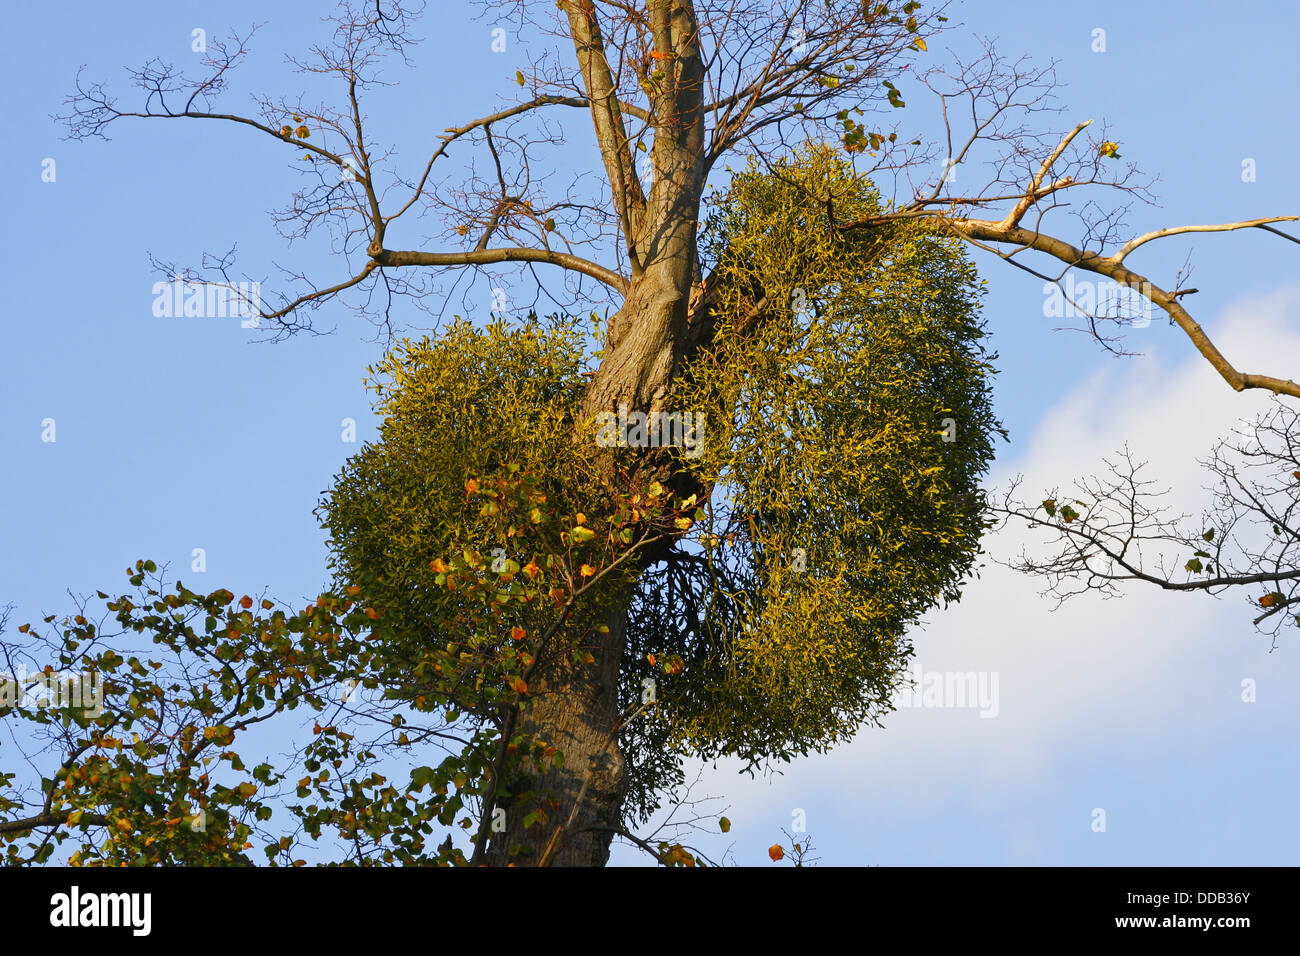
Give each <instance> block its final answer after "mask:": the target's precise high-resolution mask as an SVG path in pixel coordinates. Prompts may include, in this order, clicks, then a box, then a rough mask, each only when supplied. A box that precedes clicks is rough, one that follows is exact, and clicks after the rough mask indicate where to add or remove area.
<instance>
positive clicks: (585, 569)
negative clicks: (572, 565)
mask: <svg viewBox="0 0 1300 956" xmlns="http://www.w3.org/2000/svg"><path fill="white" fill-rule="evenodd" d="M578 573H579V574H581V575H582V576H583V577H584V578H589V577H591V576H592V575H593V574H595V573H596V569H595V568H593V567H592V566H591V565H590V564H584V565H583V566H582V567H581V568H579V569H578Z"/></svg>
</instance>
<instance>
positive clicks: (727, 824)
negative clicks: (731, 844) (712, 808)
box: [718, 817, 731, 833]
mask: <svg viewBox="0 0 1300 956" xmlns="http://www.w3.org/2000/svg"><path fill="white" fill-rule="evenodd" d="M718 829H719V830H721V831H722V832H723V833H730V832H731V821H730V820H728V819H727V818H726V817H723V818H721V819H720V820H719V821H718Z"/></svg>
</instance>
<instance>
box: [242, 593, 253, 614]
mask: <svg viewBox="0 0 1300 956" xmlns="http://www.w3.org/2000/svg"><path fill="white" fill-rule="evenodd" d="M239 606H240V607H242V608H243V609H244V610H245V611H247V610H248V609H249V608H250V607H252V606H253V599H252V598H251V597H249V596H248V595H247V594H245V595H244V596H243V597H241V598H240V599H239Z"/></svg>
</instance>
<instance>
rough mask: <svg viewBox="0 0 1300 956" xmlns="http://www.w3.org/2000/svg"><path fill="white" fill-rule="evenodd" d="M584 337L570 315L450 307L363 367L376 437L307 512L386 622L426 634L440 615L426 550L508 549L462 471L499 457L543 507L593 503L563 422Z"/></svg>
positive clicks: (579, 383) (579, 381) (491, 469)
mask: <svg viewBox="0 0 1300 956" xmlns="http://www.w3.org/2000/svg"><path fill="white" fill-rule="evenodd" d="M583 344H584V343H583V338H582V333H581V330H580V329H578V328H577V327H576V325H575V324H574V323H571V322H570V323H555V324H551V325H547V324H544V323H543V321H542V320H539V319H537V318H535V317H531V316H530V317H529V319H528V320H527V321H526V322H524V323H522V324H521V325H518V326H512V325H510V324H507V323H505V322H496V323H494V324H492V325H490V326H488V327H487V328H485V329H476V328H474V327H473V326H472V325H470V324H469V323H468V322H461V321H458V322H457V323H456V324H454V325H453V326H451V328H449V329H448V330H447V331H446V332H445V333H443V334H442V335H441V336H440V337H439V338H438V339H436V340H430V339H428V338H425V339H423V340H422V341H418V342H410V341H403V342H401V343H399V345H398V346H397V347H396V348H395V349H394V350H392V351H391V352H390V353H389V354H388V356H387V357H386V358H385V359H384V360H383V361H382V362H381V363H380V364H379V365H377V366H375V367H372V368H371V369H369V371H370V373H371V375H370V378H369V379H368V384H367V387H368V388H369V389H371V390H372V391H373V392H374V393H375V397H376V402H375V407H376V410H377V411H378V412H380V413H381V414H382V415H383V416H384V421H383V424H382V426H381V433H380V439H379V440H378V441H376V442H371V443H367V444H366V445H364V446H363V447H362V448H361V450H360V451H359V452H358V453H357V454H356V455H354V456H353V457H352V458H351V459H349V460H348V462H347V464H346V465H345V466H344V469H343V471H342V472H341V473H340V474H339V475H338V477H337V478H336V480H335V483H334V485H333V487H332V488H331V489H330V490H329V491H328V492H326V494H325V496H324V497H323V499H322V501H321V506H320V508H319V509H318V512H317V513H318V515H319V516H320V517H321V520H322V523H323V524H324V526H325V528H326V530H327V531H328V532H329V535H330V549H331V552H332V562H333V567H334V572H335V575H336V578H337V579H338V581H339V582H342V583H346V584H356V585H359V586H361V587H362V588H363V589H364V590H365V593H366V594H367V595H368V596H369V597H370V599H371V600H373V601H374V602H375V603H376V604H379V605H380V606H383V607H385V608H386V609H387V611H388V613H389V614H390V615H391V617H390V620H391V621H393V622H394V625H395V627H399V629H400V625H402V624H405V625H406V626H407V629H408V630H409V631H410V632H411V633H412V634H413V635H414V634H427V633H428V629H429V625H430V622H436V621H438V620H440V619H442V618H444V617H445V616H446V614H445V610H446V608H445V600H444V597H445V596H444V595H443V593H442V591H441V588H439V587H438V586H437V585H436V584H435V582H434V578H435V573H434V572H432V571H431V570H430V561H432V560H433V559H434V558H438V557H445V556H446V555H447V554H448V553H449V552H450V551H451V549H452V548H453V547H454V546H459V545H461V544H462V543H464V542H473V545H474V547H475V548H477V549H478V550H479V551H481V552H482V553H483V554H485V555H487V556H488V558H489V560H491V559H492V556H493V554H494V551H493V549H496V548H499V549H502V551H503V552H505V551H510V552H513V550H514V548H513V545H512V543H511V541H510V540H509V536H507V535H504V534H499V533H498V531H497V530H496V526H495V524H494V523H493V522H492V521H490V520H489V518H488V516H484V515H482V514H481V513H480V510H481V509H480V504H481V502H478V501H477V500H476V499H475V498H474V497H473V496H472V495H467V494H466V490H465V488H466V482H467V481H468V480H470V479H471V478H472V477H479V476H484V475H495V474H496V473H497V472H498V471H499V470H502V469H505V468H506V467H507V466H509V467H510V468H511V470H512V473H516V474H518V475H520V476H521V477H523V478H526V479H528V480H530V481H532V482H533V483H534V484H535V485H536V487H537V489H538V491H539V492H540V493H542V494H544V495H546V496H548V498H549V500H550V504H549V505H548V506H547V508H548V510H550V509H553V508H561V509H563V510H567V511H568V512H569V513H570V514H572V513H577V512H582V511H583V510H584V509H585V510H587V511H588V512H589V513H590V512H591V511H592V510H593V509H592V507H591V504H590V503H591V501H592V499H593V498H594V497H595V496H594V494H593V493H592V492H591V489H592V488H593V487H594V486H595V482H594V480H593V479H592V477H591V475H592V472H591V470H590V468H589V465H588V463H587V462H586V461H585V460H584V459H583V458H582V456H581V449H580V446H579V445H577V444H576V443H575V442H574V440H573V432H572V427H573V424H572V416H573V411H574V409H575V408H576V406H577V401H578V397H579V395H580V394H581V390H582V387H583V378H582V374H581V373H582V368H583V363H584V361H585V354H584V348H583Z"/></svg>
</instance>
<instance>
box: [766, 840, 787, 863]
mask: <svg viewBox="0 0 1300 956" xmlns="http://www.w3.org/2000/svg"><path fill="white" fill-rule="evenodd" d="M767 855H768V856H770V857H771V858H772V862H773V863H776V862H777V861H778V860H784V859H785V850H783V849H781V844H779V843H773V844H772V845H771V846H770V847H768V848H767Z"/></svg>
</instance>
